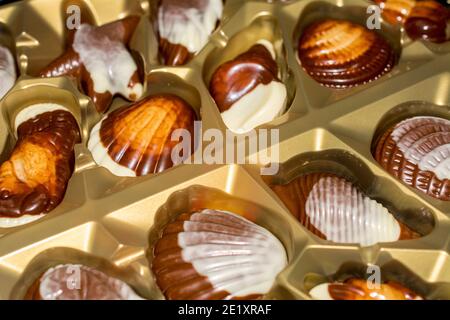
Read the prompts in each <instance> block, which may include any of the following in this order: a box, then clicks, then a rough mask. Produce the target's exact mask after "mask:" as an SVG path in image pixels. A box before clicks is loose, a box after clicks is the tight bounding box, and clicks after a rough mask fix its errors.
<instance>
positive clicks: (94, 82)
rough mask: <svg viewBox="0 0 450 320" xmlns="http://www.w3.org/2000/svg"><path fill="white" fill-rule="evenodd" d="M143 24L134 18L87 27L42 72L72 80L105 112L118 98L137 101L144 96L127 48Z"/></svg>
mask: <svg viewBox="0 0 450 320" xmlns="http://www.w3.org/2000/svg"><path fill="white" fill-rule="evenodd" d="M138 22H139V17H137V16H130V17H127V18H124V19H122V20H118V21H114V22H111V23H108V24H105V25H103V26H100V27H94V26H91V25H89V24H87V23H83V24H82V25H81V26H80V28H79V29H78V30H76V31H75V32H74V33H72V34H71V35H70V36H69V43H68V45H67V48H66V51H65V52H64V53H63V54H62V55H61V56H60V57H58V58H57V59H56V60H54V61H53V62H51V63H50V64H49V65H48V66H47V67H46V68H44V69H43V70H41V72H40V74H39V75H40V76H41V77H59V76H65V75H67V76H72V77H75V78H77V80H78V82H79V84H80V86H81V87H82V88H83V90H84V92H85V93H86V94H87V95H88V96H89V97H91V98H92V100H93V102H94V104H95V107H96V108H97V111H98V112H105V111H106V110H107V109H108V108H109V106H110V105H111V102H112V100H113V97H114V95H116V94H120V95H122V96H123V97H124V98H126V99H128V100H131V101H136V100H137V99H139V98H140V97H141V95H142V92H143V85H142V83H141V80H140V79H139V72H138V67H137V65H136V62H135V61H134V59H133V57H132V55H131V53H130V52H129V50H128V48H127V47H126V46H127V44H128V42H129V41H130V39H131V37H132V35H133V33H134V30H135V29H136V26H137V24H138Z"/></svg>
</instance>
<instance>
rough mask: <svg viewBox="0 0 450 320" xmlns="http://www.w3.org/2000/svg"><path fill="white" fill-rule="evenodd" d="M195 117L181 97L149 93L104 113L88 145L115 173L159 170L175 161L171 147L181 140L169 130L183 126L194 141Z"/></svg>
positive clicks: (125, 174)
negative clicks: (149, 94) (135, 100)
mask: <svg viewBox="0 0 450 320" xmlns="http://www.w3.org/2000/svg"><path fill="white" fill-rule="evenodd" d="M195 120H196V114H195V111H194V110H193V109H192V107H191V106H190V105H189V104H188V103H187V102H186V101H184V100H183V99H181V98H180V97H178V96H175V95H172V94H160V95H152V96H149V97H147V98H144V99H142V100H140V101H138V102H136V103H134V104H132V105H130V106H124V107H122V108H119V109H117V110H115V111H114V112H112V113H110V114H109V115H107V116H105V118H103V120H102V121H100V122H99V123H98V124H97V125H96V126H95V127H94V128H93V129H92V132H91V136H90V139H89V143H88V148H89V150H90V151H91V153H92V156H93V157H94V160H95V162H96V163H97V164H98V165H100V166H102V167H105V168H107V169H108V170H109V171H111V172H112V173H113V174H115V175H117V176H128V177H135V176H143V175H147V174H152V173H159V172H162V171H164V170H166V169H168V168H171V167H172V166H173V165H174V162H173V161H172V151H173V149H174V147H175V146H177V145H178V144H179V143H180V142H181V141H180V139H178V138H177V139H173V138H172V133H173V132H174V131H175V130H178V129H179V130H185V131H184V132H186V133H189V134H190V138H191V140H192V141H193V139H194V135H193V133H194V132H193V131H194V121H195ZM183 156H184V157H186V158H187V157H189V156H190V155H183ZM175 164H178V163H175Z"/></svg>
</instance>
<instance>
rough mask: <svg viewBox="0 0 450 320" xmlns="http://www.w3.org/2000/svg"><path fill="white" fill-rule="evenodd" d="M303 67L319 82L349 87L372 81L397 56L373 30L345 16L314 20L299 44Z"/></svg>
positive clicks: (392, 62)
mask: <svg viewBox="0 0 450 320" xmlns="http://www.w3.org/2000/svg"><path fill="white" fill-rule="evenodd" d="M298 57H299V59H300V62H301V65H302V67H303V69H304V70H305V71H306V72H307V73H308V74H309V75H310V76H311V77H312V78H313V79H314V80H316V81H317V82H319V83H320V84H322V85H324V86H327V87H332V88H348V87H354V86H358V85H361V84H365V83H368V82H371V81H374V80H376V79H378V78H379V77H381V76H382V75H383V74H385V73H387V72H389V71H390V70H391V69H392V68H393V67H394V66H395V65H396V63H397V60H398V57H397V54H396V53H395V51H394V49H393V48H392V46H391V45H390V44H389V43H388V41H387V40H385V39H384V38H383V37H382V36H380V35H379V34H377V33H376V32H375V31H371V30H369V29H367V28H365V27H363V26H361V25H359V24H355V23H353V22H350V21H346V20H335V19H325V20H319V21H316V22H313V23H312V24H310V25H309V26H308V27H306V28H305V30H304V31H303V33H302V35H301V37H300V39H299V44H298Z"/></svg>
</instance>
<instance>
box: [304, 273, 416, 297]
mask: <svg viewBox="0 0 450 320" xmlns="http://www.w3.org/2000/svg"><path fill="white" fill-rule="evenodd" d="M369 283H370V284H371V286H369ZM309 294H310V295H311V297H312V298H313V299H316V300H423V298H422V297H421V296H420V295H418V294H417V293H415V292H413V291H412V290H410V289H408V288H406V287H405V286H403V285H402V284H400V283H398V282H396V281H386V282H385V283H381V284H379V286H376V284H374V283H372V282H368V281H367V280H363V279H358V278H349V279H347V280H346V281H344V282H333V283H322V284H320V285H318V286H316V287H314V288H312V289H311V291H310V292H309Z"/></svg>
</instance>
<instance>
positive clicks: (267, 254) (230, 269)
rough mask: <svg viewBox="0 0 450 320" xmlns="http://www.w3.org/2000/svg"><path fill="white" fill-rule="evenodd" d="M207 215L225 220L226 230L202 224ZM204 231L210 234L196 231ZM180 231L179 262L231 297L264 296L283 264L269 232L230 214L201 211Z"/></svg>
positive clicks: (279, 246)
mask: <svg viewBox="0 0 450 320" xmlns="http://www.w3.org/2000/svg"><path fill="white" fill-rule="evenodd" d="M207 216H216V217H218V218H223V219H226V220H225V221H226V222H224V223H226V224H225V226H227V227H224V224H221V223H218V222H211V221H210V222H204V221H207V219H208V217H207ZM199 224H208V225H209V226H204V225H203V226H199ZM205 228H206V229H207V230H211V231H196V230H199V229H201V230H205ZM215 228H217V229H216V231H213V230H215ZM183 229H184V232H180V233H179V234H178V245H179V246H180V248H182V258H183V260H184V261H186V262H190V263H191V264H192V265H193V266H194V268H195V270H196V271H197V273H199V274H200V275H203V276H205V277H207V278H208V280H209V282H210V283H211V284H212V285H213V287H214V288H216V289H218V290H223V291H226V292H228V293H230V294H232V295H233V296H235V297H236V296H247V295H251V294H265V293H267V292H268V291H269V290H270V288H271V286H272V284H273V282H274V280H275V277H276V276H277V274H278V273H279V272H280V271H281V270H283V268H284V267H285V266H286V264H287V256H286V251H285V249H284V247H283V245H282V244H281V242H280V241H279V240H278V239H277V238H276V237H275V236H274V235H273V234H272V233H270V232H269V231H268V230H266V229H264V228H262V227H260V226H258V225H256V224H254V223H252V222H250V221H248V220H246V219H244V218H242V217H240V216H238V215H235V214H233V213H230V212H227V211H215V210H203V211H201V212H198V213H195V214H194V215H192V216H191V220H190V221H185V222H184V228H183Z"/></svg>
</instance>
